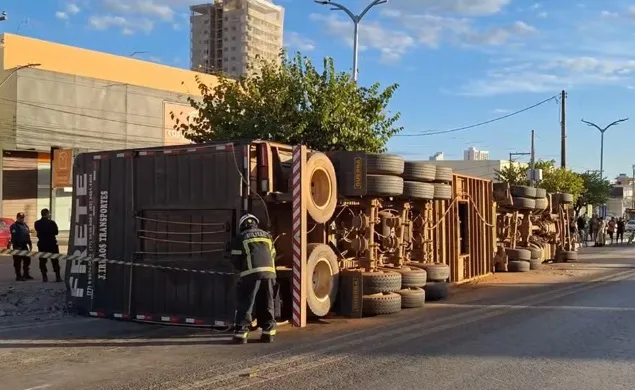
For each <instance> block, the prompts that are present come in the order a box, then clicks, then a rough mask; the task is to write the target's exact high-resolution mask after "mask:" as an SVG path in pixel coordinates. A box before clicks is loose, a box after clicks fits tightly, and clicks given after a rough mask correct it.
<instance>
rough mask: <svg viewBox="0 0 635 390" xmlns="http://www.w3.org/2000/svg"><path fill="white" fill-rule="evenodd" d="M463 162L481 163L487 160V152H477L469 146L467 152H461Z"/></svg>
mask: <svg viewBox="0 0 635 390" xmlns="http://www.w3.org/2000/svg"><path fill="white" fill-rule="evenodd" d="M463 160H470V161H481V160H489V152H488V151H485V150H478V149H476V148H475V147H473V146H471V147H470V148H469V149H468V150H465V151H464V152H463Z"/></svg>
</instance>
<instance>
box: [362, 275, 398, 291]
mask: <svg viewBox="0 0 635 390" xmlns="http://www.w3.org/2000/svg"><path fill="white" fill-rule="evenodd" d="M398 290H401V274H400V273H398V272H392V271H377V272H364V273H362V291H363V294H364V295H372V294H378V293H388V292H395V291H398Z"/></svg>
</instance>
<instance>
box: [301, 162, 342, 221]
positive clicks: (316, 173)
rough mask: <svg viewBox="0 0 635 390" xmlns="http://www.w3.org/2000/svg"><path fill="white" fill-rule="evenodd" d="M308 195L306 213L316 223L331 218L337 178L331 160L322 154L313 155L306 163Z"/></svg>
mask: <svg viewBox="0 0 635 390" xmlns="http://www.w3.org/2000/svg"><path fill="white" fill-rule="evenodd" d="M306 172H307V175H308V176H309V180H308V182H309V183H310V186H311V188H310V190H311V192H310V194H309V196H307V201H306V211H307V213H308V214H309V216H310V217H311V218H313V220H314V221H315V222H317V223H325V222H327V221H328V220H329V219H331V218H332V217H333V214H334V213H335V207H337V178H336V176H335V168H334V167H333V163H332V162H331V159H329V158H328V157H327V156H326V155H325V154H323V153H313V154H311V157H309V159H308V160H307V162H306Z"/></svg>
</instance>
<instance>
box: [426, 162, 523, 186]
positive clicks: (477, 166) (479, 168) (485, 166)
mask: <svg viewBox="0 0 635 390" xmlns="http://www.w3.org/2000/svg"><path fill="white" fill-rule="evenodd" d="M427 162H428V163H429V164H432V165H438V166H441V167H448V168H452V170H453V171H454V172H455V173H457V174H459V175H465V176H474V177H480V178H483V179H487V180H492V181H494V182H496V181H497V180H496V171H500V170H502V169H504V168H506V167H508V166H509V165H510V162H509V160H481V161H478V160H429V161H427ZM511 164H514V165H521V166H526V165H527V164H523V163H517V162H512V163H511Z"/></svg>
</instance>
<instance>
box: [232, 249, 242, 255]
mask: <svg viewBox="0 0 635 390" xmlns="http://www.w3.org/2000/svg"><path fill="white" fill-rule="evenodd" d="M231 254H232V255H234V256H240V255H242V254H243V251H241V250H237V249H234V250H232V251H231Z"/></svg>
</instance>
